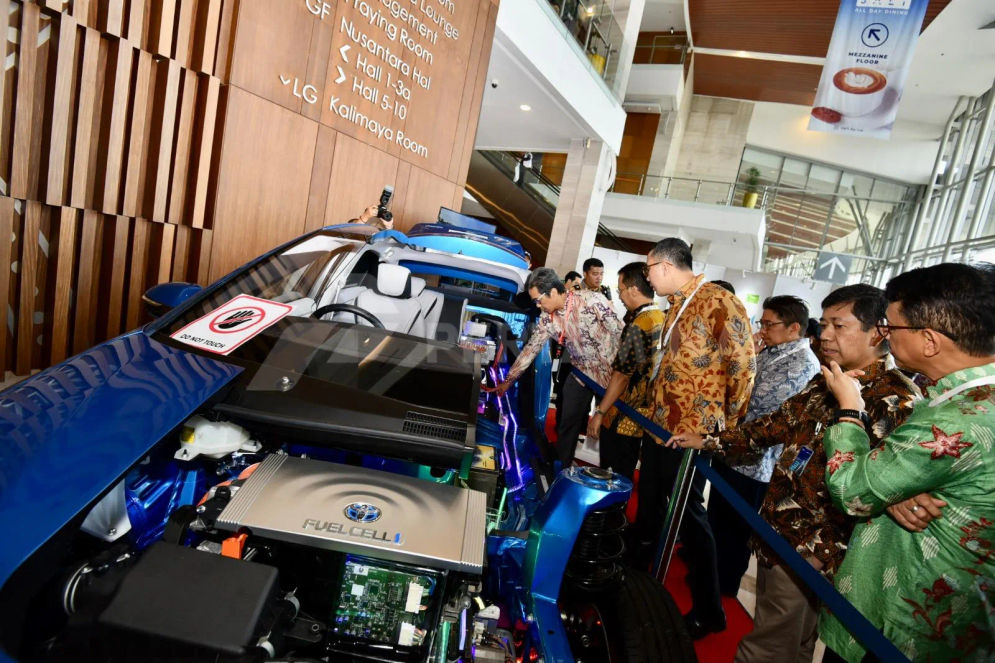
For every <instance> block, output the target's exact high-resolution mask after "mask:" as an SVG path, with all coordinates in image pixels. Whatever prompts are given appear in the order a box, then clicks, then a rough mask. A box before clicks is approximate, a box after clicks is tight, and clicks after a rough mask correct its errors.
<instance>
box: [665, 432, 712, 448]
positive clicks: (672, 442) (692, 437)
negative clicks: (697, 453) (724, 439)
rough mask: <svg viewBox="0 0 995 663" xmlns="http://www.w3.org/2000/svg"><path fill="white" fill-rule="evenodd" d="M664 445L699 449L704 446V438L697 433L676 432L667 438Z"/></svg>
mask: <svg viewBox="0 0 995 663" xmlns="http://www.w3.org/2000/svg"><path fill="white" fill-rule="evenodd" d="M666 445H667V446H668V447H670V448H671V449H676V448H678V447H680V448H682V449H701V448H702V447H703V446H705V438H703V437H702V436H701V435H698V434H697V433H678V434H677V435H674V436H673V437H672V438H670V439H669V440H667V442H666Z"/></svg>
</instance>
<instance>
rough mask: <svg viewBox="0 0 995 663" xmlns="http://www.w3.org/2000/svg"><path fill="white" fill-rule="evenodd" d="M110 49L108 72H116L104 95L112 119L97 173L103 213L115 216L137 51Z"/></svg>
mask: <svg viewBox="0 0 995 663" xmlns="http://www.w3.org/2000/svg"><path fill="white" fill-rule="evenodd" d="M109 46H110V57H109V58H108V68H109V69H110V70H111V71H112V72H113V76H108V77H107V81H108V85H107V87H106V88H105V91H104V99H105V111H104V113H105V115H109V118H108V121H107V122H106V123H105V124H104V125H103V130H102V131H101V141H100V142H101V145H105V146H106V147H105V148H104V149H103V150H101V157H102V158H101V160H100V162H98V165H97V168H98V171H97V172H98V173H99V175H100V177H99V178H98V180H99V179H103V195H102V201H101V209H102V210H103V211H104V212H106V213H107V214H116V213H117V212H118V204H119V200H120V196H121V192H122V190H123V189H124V186H123V184H124V181H123V178H122V176H121V175H122V166H123V163H124V146H125V127H126V122H127V119H128V111H129V100H130V93H131V78H132V69H133V67H134V60H135V49H134V48H132V47H131V46H130V45H129V44H128V42H126V41H123V40H117V41H114V42H111V43H110V44H109Z"/></svg>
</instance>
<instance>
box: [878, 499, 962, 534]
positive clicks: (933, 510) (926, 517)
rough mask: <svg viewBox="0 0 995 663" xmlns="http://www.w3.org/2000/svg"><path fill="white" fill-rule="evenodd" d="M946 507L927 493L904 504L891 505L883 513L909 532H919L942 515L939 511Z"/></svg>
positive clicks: (942, 502) (944, 503)
mask: <svg viewBox="0 0 995 663" xmlns="http://www.w3.org/2000/svg"><path fill="white" fill-rule="evenodd" d="M946 505H947V503H946V502H944V501H943V500H941V499H939V498H936V497H933V496H932V495H930V494H929V493H919V494H918V495H916V496H915V497H910V498H909V499H907V500H905V501H904V502H899V503H897V504H892V505H891V506H889V507H888V508H887V509H885V511H887V512H888V515H889V516H891V517H892V518H894V519H895V522H896V523H898V524H899V525H901V526H902V527H904V528H905V529H907V530H909V531H910V532H921V531H923V530H924V529H926V525H928V524H929V523H930V522H931V521H933V520H936V519H937V518H940V517H941V516H942V515H943V514H942V513H941V512H940V509H941V508H943V507H945V506H946Z"/></svg>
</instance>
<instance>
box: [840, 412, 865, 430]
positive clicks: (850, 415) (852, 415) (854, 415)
mask: <svg viewBox="0 0 995 663" xmlns="http://www.w3.org/2000/svg"><path fill="white" fill-rule="evenodd" d="M843 418H846V419H857V420H858V421H860V423H862V424H864V428H868V429H869V428H870V427H871V418H870V417H869V416H867V413H866V412H864V411H863V410H836V412H835V413H834V416H833V423H834V424H838V423H839V422H840V419H843Z"/></svg>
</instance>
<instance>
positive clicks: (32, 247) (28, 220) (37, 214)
mask: <svg viewBox="0 0 995 663" xmlns="http://www.w3.org/2000/svg"><path fill="white" fill-rule="evenodd" d="M41 214H42V205H41V203H36V202H34V201H28V202H27V203H26V205H25V207H24V213H23V219H24V220H23V225H22V230H21V232H20V235H21V255H20V260H18V261H17V264H18V276H19V279H20V291H21V292H20V294H19V296H18V298H17V299H18V301H17V361H16V362H15V364H14V372H15V373H17V374H18V375H26V374H27V373H30V372H31V367H32V365H33V362H32V359H33V354H34V349H35V338H34V337H35V335H34V328H35V320H34V316H35V282H36V281H37V280H38V262H39V259H38V256H39V253H40V251H39V247H38V233H39V232H40V231H41Z"/></svg>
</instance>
